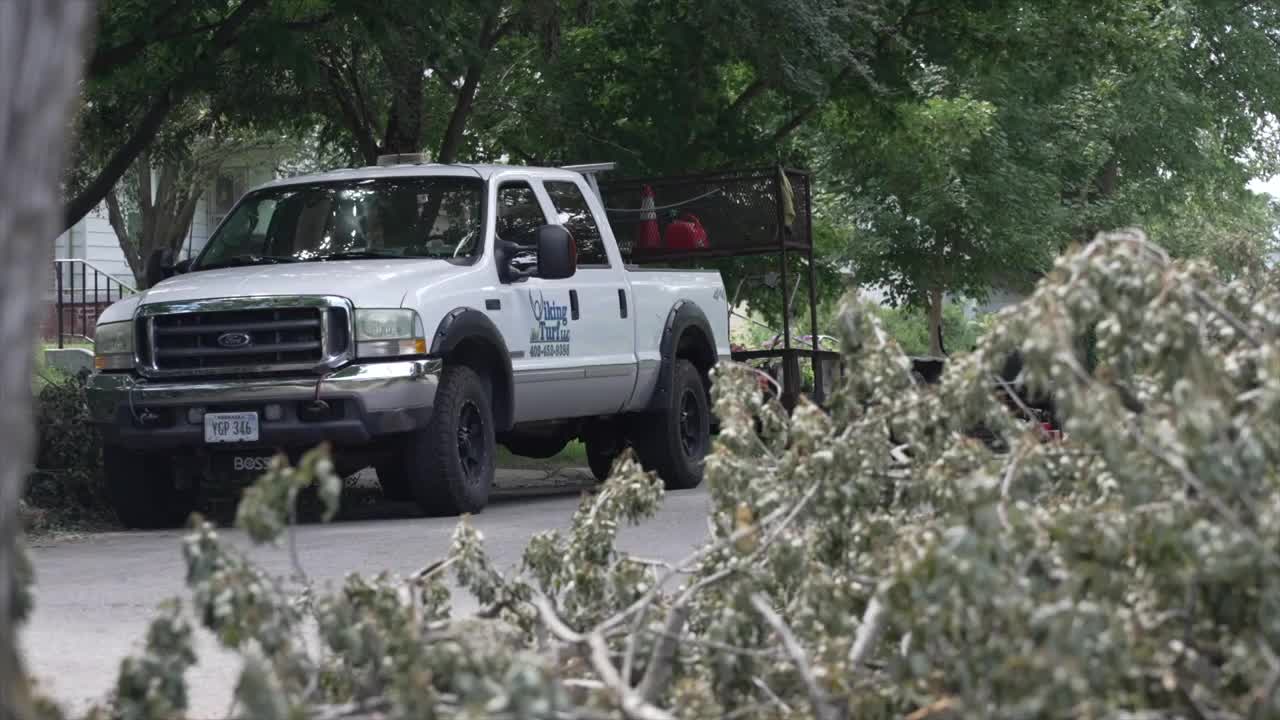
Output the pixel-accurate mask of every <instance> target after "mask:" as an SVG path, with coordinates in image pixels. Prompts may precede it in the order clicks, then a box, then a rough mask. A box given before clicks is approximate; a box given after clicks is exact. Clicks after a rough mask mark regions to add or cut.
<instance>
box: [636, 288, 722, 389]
mask: <svg viewBox="0 0 1280 720" xmlns="http://www.w3.org/2000/svg"><path fill="white" fill-rule="evenodd" d="M690 330H692V331H694V332H696V333H699V334H701V335H702V338H703V339H702V340H701V341H699V342H698V344H697V346H696V348H695V350H694V354H693V357H691V358H690V359H691V360H692V361H693V364H694V365H696V366H697V367H698V369H699V370H700V371H702V372H703V373H704V374H705V373H706V372H707V371H708V370H710V369H711V366H712V365H715V364H716V362H717V361H718V360H719V356H718V355H717V353H716V346H715V337H716V336H715V333H713V332H712V331H711V323H710V322H709V321H708V320H707V315H706V313H704V312H702V308H700V307H698V305H697V303H695V302H692V301H689V300H678V301H676V304H675V305H673V306H672V307H671V311H670V312H668V313H667V322H666V324H665V325H664V326H663V328H662V340H661V341H660V342H659V344H658V352H659V355H660V357H661V360H660V361H659V362H660V365H659V367H658V381H657V382H656V383H655V384H654V386H653V394H652V395H651V396H650V397H649V403H648V405H647V409H648V410H661V409H663V408H665V407H667V403H669V402H670V395H671V385H672V383H673V382H674V378H675V368H676V359H677V357H678V356H677V353H678V352H679V350H680V342H681V340H682V339H683V338H684V337H685V335H686V333H688V332H689V331H690ZM708 390H709V388H708Z"/></svg>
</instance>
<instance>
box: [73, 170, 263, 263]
mask: <svg viewBox="0 0 1280 720" xmlns="http://www.w3.org/2000/svg"><path fill="white" fill-rule="evenodd" d="M275 158H276V154H275V153H274V152H273V151H271V150H260V151H255V152H252V153H247V154H246V155H245V156H244V157H241V158H237V159H235V160H233V161H231V162H229V163H228V164H227V166H226V168H225V169H224V170H223V172H222V173H220V175H219V177H218V178H217V179H216V180H214V181H213V182H211V183H210V184H209V188H208V189H207V190H206V191H205V193H204V194H203V195H202V196H201V197H200V200H199V202H198V203H197V205H196V211H195V215H194V216H193V217H192V219H191V227H190V228H189V229H188V231H187V238H186V240H185V241H184V242H183V244H182V247H181V248H180V249H179V251H178V258H177V259H179V260H181V259H183V258H186V257H193V256H195V255H196V254H198V253H199V252H200V250H201V249H202V248H204V245H205V243H206V242H208V239H209V234H210V233H211V232H212V231H213V229H214V227H215V223H216V222H217V221H218V220H219V219H220V218H221V217H222V214H224V213H225V212H226V211H227V210H228V209H230V205H231V204H234V203H235V201H237V200H239V199H240V196H241V195H243V194H244V193H245V192H246V191H247V190H249V189H250V188H252V187H254V186H256V185H259V184H262V183H265V182H269V181H270V180H273V179H274V178H275V164H276V163H275ZM219 189H221V190H222V192H221V193H219V192H218V190H219ZM215 197H217V198H218V199H219V200H221V201H222V203H221V206H218V207H215V206H214V205H213V203H212V198H215ZM54 257H55V258H59V259H78V260H86V261H88V263H89V264H90V265H92V266H93V267H96V268H98V269H99V270H100V271H102V272H103V273H106V274H108V275H110V276H112V277H113V278H116V279H117V280H119V281H121V282H123V283H124V284H126V285H129V286H132V285H134V278H133V272H132V271H131V270H130V269H129V263H128V262H127V261H126V260H125V258H124V253H123V252H122V251H121V250H120V242H119V240H118V239H117V238H116V234H115V230H113V229H112V227H111V223H110V222H109V221H108V220H107V208H106V205H105V204H101V205H99V206H98V207H97V208H96V209H94V211H93V212H91V213H89V214H88V215H87V216H85V217H84V218H83V219H82V220H80V222H78V223H76V224H75V226H74V227H72V228H71V229H70V230H68V231H67V232H64V233H63V234H62V235H59V236H58V239H57V240H56V241H55V242H54ZM75 266H76V272H77V273H78V272H80V265H79V263H76V264H75ZM67 271H68V272H69V270H67ZM89 274H90V275H92V272H91V271H90V273H89ZM76 282H77V288H78V287H79V285H78V283H79V276H78V275H77V280H76ZM92 283H93V280H92V277H90V279H89V285H90V288H92Z"/></svg>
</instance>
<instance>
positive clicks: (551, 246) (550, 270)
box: [537, 225, 578, 280]
mask: <svg viewBox="0 0 1280 720" xmlns="http://www.w3.org/2000/svg"><path fill="white" fill-rule="evenodd" d="M537 247H538V273H537V274H538V277H540V278H544V279H547V280H563V279H565V278H569V277H573V274H574V273H575V272H577V271H578V246H577V245H576V244H575V243H574V242H573V236H572V235H570V234H569V231H568V230H566V229H565V227H564V226H563V225H543V226H542V227H540V228H538V235H537Z"/></svg>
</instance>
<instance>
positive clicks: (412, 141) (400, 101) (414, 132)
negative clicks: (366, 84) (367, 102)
mask: <svg viewBox="0 0 1280 720" xmlns="http://www.w3.org/2000/svg"><path fill="white" fill-rule="evenodd" d="M399 42H400V38H398V37H397V38H393V39H392V41H391V42H389V43H387V45H388V46H391V45H395V44H397V43H399ZM383 56H384V57H385V58H386V59H387V62H386V63H384V64H385V67H386V73H387V77H388V78H389V79H390V80H391V108H390V111H389V112H388V113H387V129H386V132H385V133H383V138H382V152H383V153H386V154H388V155H399V154H402V153H417V152H421V151H422V102H423V93H424V89H423V84H424V82H425V81H424V80H423V76H424V74H425V73H426V70H427V66H426V63H424V62H422V61H421V60H417V59H415V58H414V57H413V53H412V52H404V51H403V50H402V49H401V48H398V47H397V48H392V47H384V48H383ZM441 162H447V161H444V160H442V161H441Z"/></svg>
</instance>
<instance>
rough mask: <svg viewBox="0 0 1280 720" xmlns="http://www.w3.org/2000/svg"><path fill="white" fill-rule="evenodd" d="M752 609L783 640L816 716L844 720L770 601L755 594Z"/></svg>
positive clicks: (842, 712)
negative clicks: (819, 683) (770, 604)
mask: <svg viewBox="0 0 1280 720" xmlns="http://www.w3.org/2000/svg"><path fill="white" fill-rule="evenodd" d="M751 607H753V608H755V610H756V612H758V613H760V616H761V617H763V618H764V621H765V622H766V623H768V624H769V626H770V627H772V628H773V630H774V632H776V633H777V634H778V638H779V639H780V640H782V647H783V649H784V650H786V651H787V655H789V656H790V657H791V662H792V663H794V664H795V666H796V672H798V673H800V679H801V680H802V681H803V682H804V687H805V691H806V692H807V693H808V694H809V702H810V703H811V704H812V705H813V714H814V716H815V717H817V718H818V720H842V719H843V718H844V717H845V715H846V714H847V713H846V712H844V711H842V710H841V708H840V707H838V706H837V705H836V704H835V703H833V702H832V701H831V698H830V697H829V696H828V695H827V693H826V691H825V690H823V689H822V688H821V687H820V686H819V685H818V679H817V678H816V677H814V675H813V668H811V667H810V666H809V659H808V658H807V657H806V656H805V653H804V648H803V647H801V646H800V641H799V640H797V639H796V636H795V634H794V633H792V632H791V628H789V627H787V623H786V622H785V621H784V620H783V619H782V617H781V616H780V615H778V613H777V612H775V611H774V609H773V608H772V607H770V606H769V601H768V599H766V598H765V596H764V595H761V594H760V593H755V594H753V595H752V596H751Z"/></svg>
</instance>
